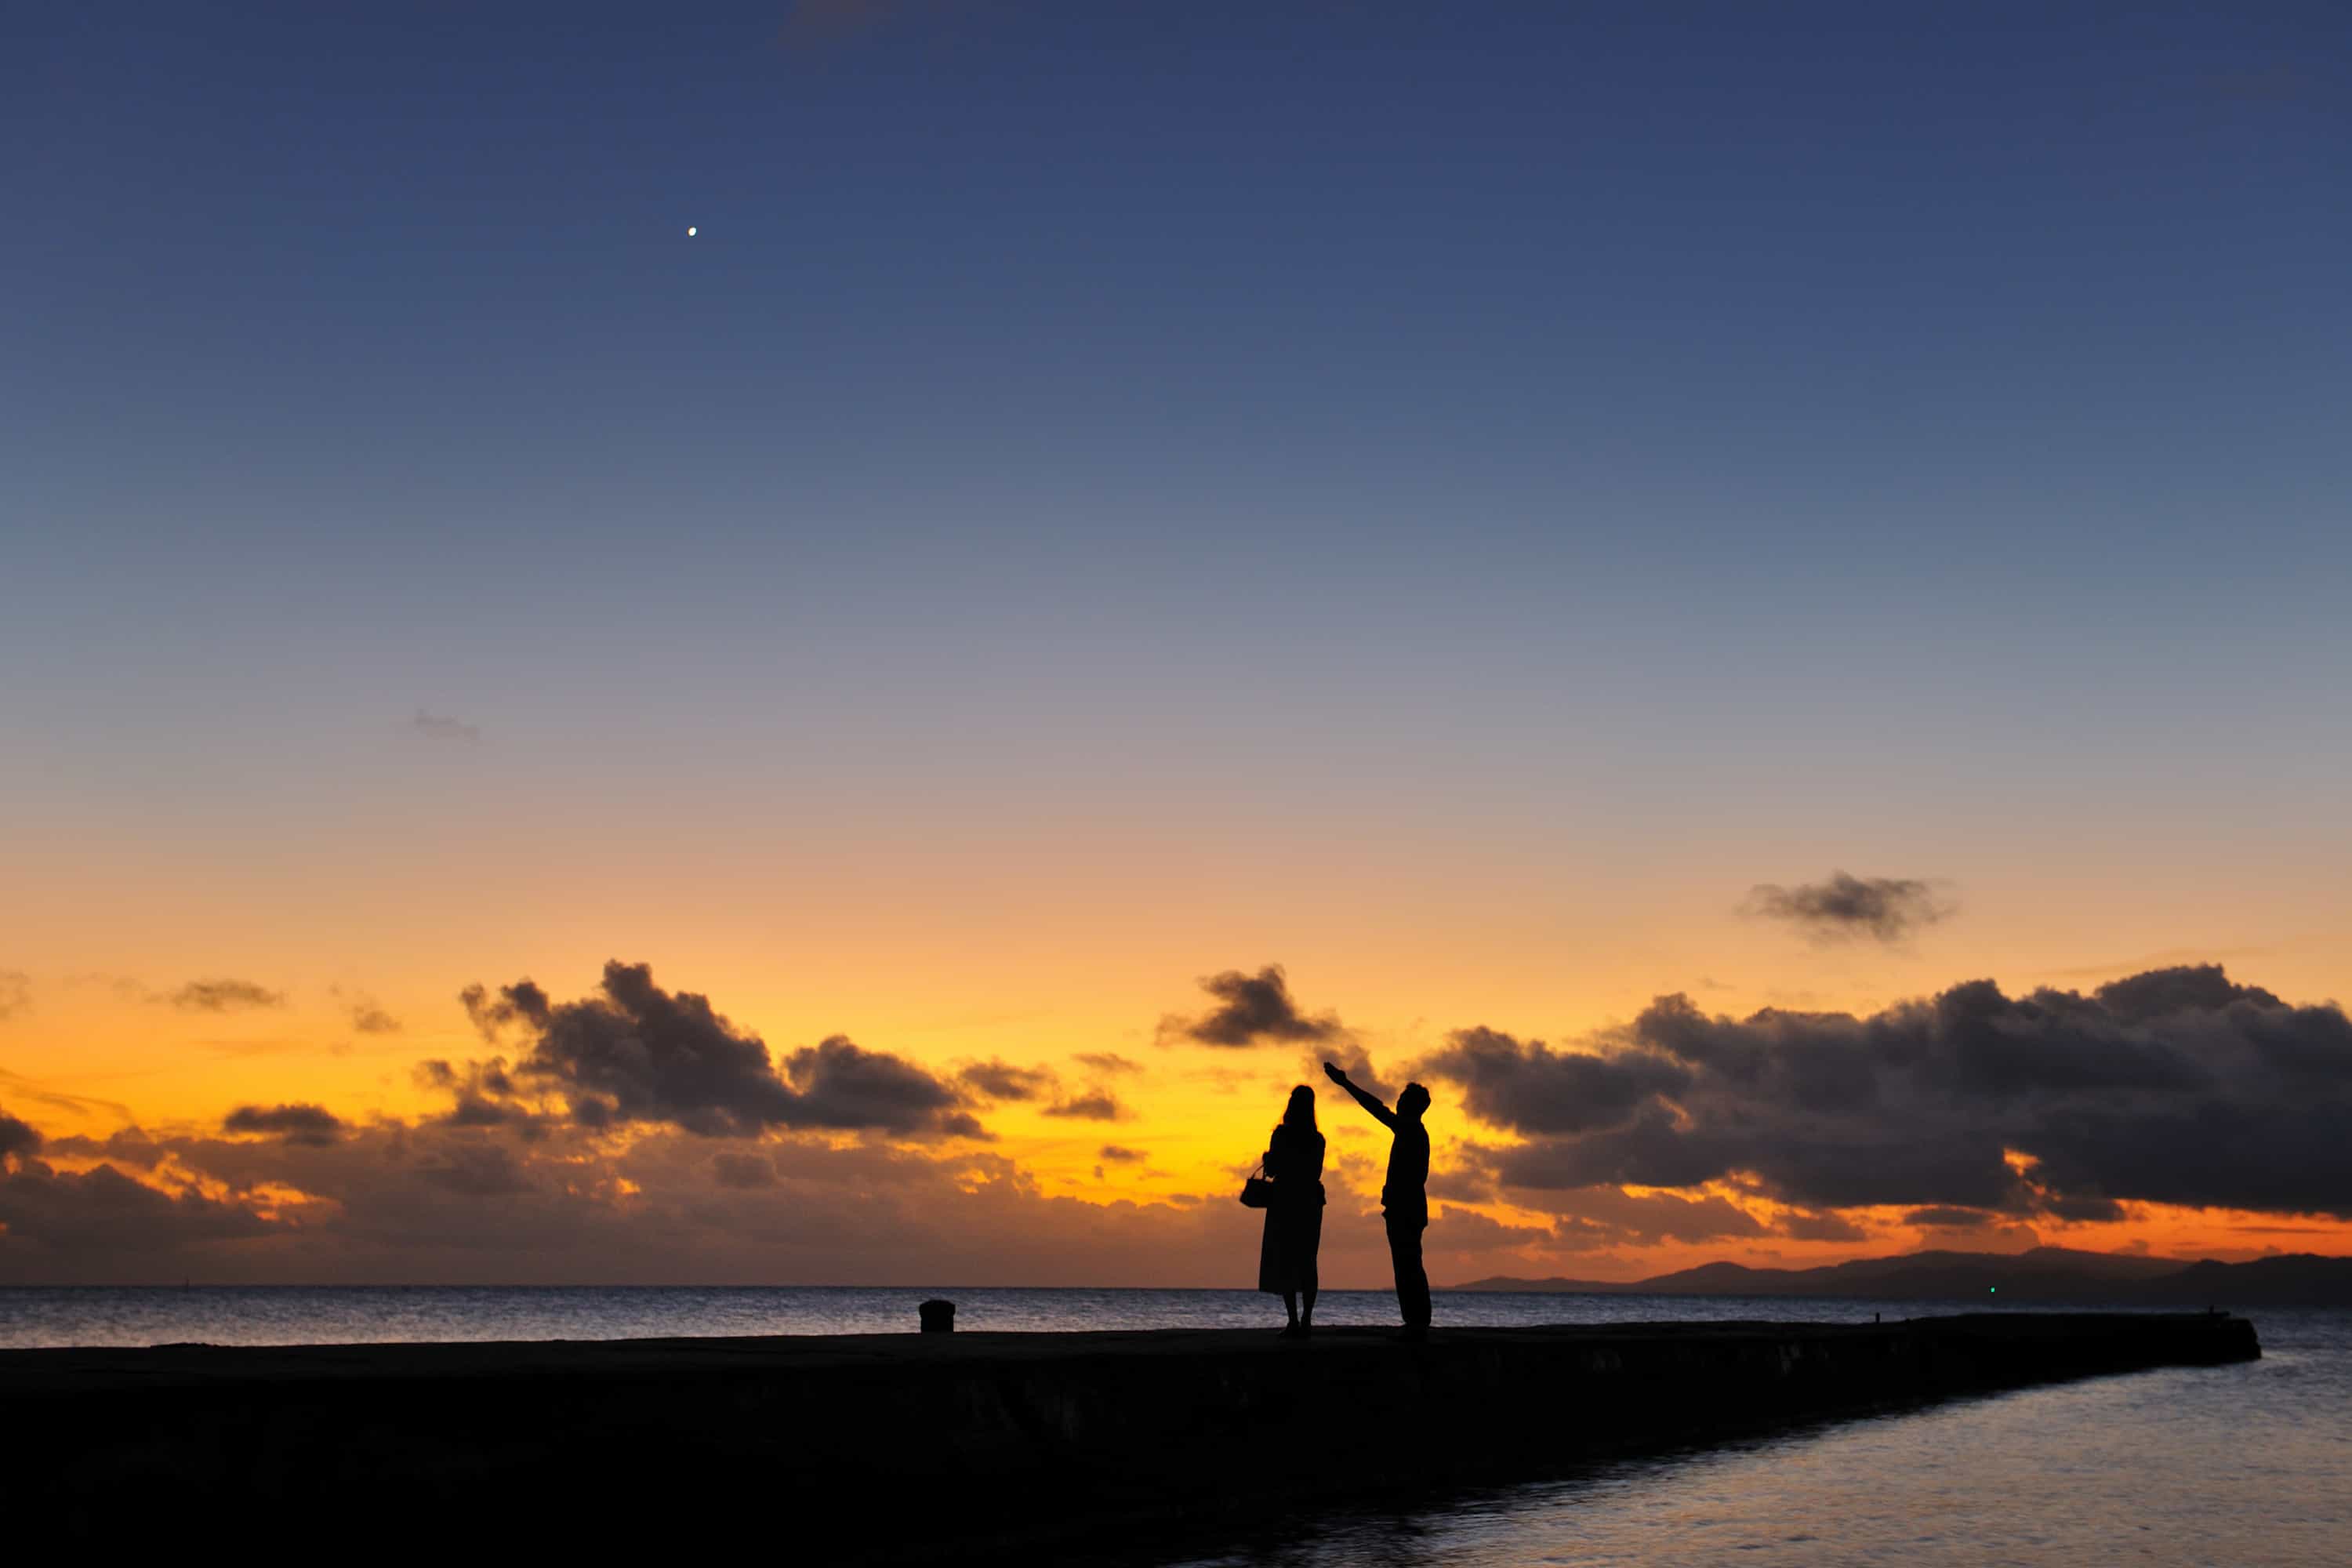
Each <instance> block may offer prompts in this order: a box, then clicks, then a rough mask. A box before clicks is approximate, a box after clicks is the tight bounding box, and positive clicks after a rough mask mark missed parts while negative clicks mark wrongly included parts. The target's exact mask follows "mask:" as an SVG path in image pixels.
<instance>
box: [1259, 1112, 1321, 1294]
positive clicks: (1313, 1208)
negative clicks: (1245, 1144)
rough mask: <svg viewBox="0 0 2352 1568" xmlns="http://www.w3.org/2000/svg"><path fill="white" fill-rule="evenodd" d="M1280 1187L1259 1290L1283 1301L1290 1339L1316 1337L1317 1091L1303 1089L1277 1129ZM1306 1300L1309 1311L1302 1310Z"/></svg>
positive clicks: (1268, 1220) (1270, 1209)
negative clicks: (1292, 1337)
mask: <svg viewBox="0 0 2352 1568" xmlns="http://www.w3.org/2000/svg"><path fill="white" fill-rule="evenodd" d="M1265 1173H1266V1176H1267V1178H1268V1179H1269V1180H1271V1181H1272V1182H1273V1183H1274V1202H1273V1203H1271V1204H1269V1205H1266V1210H1265V1239H1264V1240H1262V1241H1261V1242H1260V1243H1259V1244H1258V1251H1257V1288H1258V1289H1261V1290H1265V1291H1268V1292H1270V1293H1272V1294H1275V1295H1278V1296H1280V1297H1281V1298H1282V1309H1283V1310H1284V1311H1286V1312H1287V1313H1288V1314H1289V1315H1290V1323H1289V1326H1288V1327H1286V1328H1285V1329H1284V1330H1283V1333H1284V1334H1285V1335H1286V1336H1304V1335H1307V1334H1310V1333H1313V1332H1314V1331H1315V1287H1316V1277H1315V1254H1316V1253H1317V1251H1318V1250H1319V1249H1320V1248H1321V1247H1322V1245H1323V1134H1321V1133H1320V1132H1318V1131H1315V1091H1314V1090H1313V1089H1309V1088H1307V1086H1306V1085H1305V1084H1303V1083H1302V1084H1300V1085H1299V1086H1298V1087H1297V1089H1292V1090H1291V1091H1290V1103H1289V1104H1288V1105H1286V1106H1285V1107H1284V1108H1283V1111H1282V1120H1281V1121H1278V1122H1276V1124H1275V1128H1274V1138H1273V1141H1272V1142H1271V1144H1270V1146H1269V1147H1268V1148H1267V1149H1266V1152H1265ZM1301 1298H1304V1299H1305V1302H1306V1310H1304V1311H1302V1310H1300V1299H1301Z"/></svg>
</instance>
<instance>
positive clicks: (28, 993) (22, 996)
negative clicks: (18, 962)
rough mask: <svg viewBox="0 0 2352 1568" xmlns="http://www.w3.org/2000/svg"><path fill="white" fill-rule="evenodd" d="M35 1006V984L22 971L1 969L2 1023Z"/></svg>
mask: <svg viewBox="0 0 2352 1568" xmlns="http://www.w3.org/2000/svg"><path fill="white" fill-rule="evenodd" d="M32 1005H33V982H32V979H31V977H29V976H28V975H26V973H24V972H23V971H22V970H17V969H0V1023H5V1022H6V1021H7V1020H8V1019H10V1018H13V1017H15V1016H16V1015H17V1014H19V1013H23V1012H26V1011H28V1010H30V1009H31V1007H32Z"/></svg>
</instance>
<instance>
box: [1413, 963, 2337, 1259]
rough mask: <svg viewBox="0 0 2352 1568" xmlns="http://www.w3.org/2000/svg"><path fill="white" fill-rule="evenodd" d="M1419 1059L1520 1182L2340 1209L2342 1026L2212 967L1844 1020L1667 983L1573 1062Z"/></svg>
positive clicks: (1464, 1042) (2056, 1205) (1513, 1047)
mask: <svg viewBox="0 0 2352 1568" xmlns="http://www.w3.org/2000/svg"><path fill="white" fill-rule="evenodd" d="M1419 1070H1421V1071H1422V1072H1423V1073H1425V1074H1427V1075H1429V1076H1432V1077H1434V1078H1438V1079H1443V1080H1444V1081H1447V1082H1452V1083H1455V1084H1458V1085H1460V1086H1461V1088H1462V1089H1463V1103H1464V1105H1465V1108H1466V1109H1468V1110H1470V1112H1471V1114H1472V1115H1474V1116H1475V1117H1476V1118H1477V1119H1478V1120H1479V1121H1483V1122H1485V1123H1486V1124H1487V1125H1489V1126H1492V1127H1496V1128H1500V1129H1504V1130H1507V1131H1512V1132H1516V1133H1518V1134H1520V1135H1521V1136H1522V1137H1523V1138H1524V1140H1525V1142H1520V1143H1517V1144H1512V1145H1507V1146H1498V1147H1481V1148H1477V1149H1476V1150H1475V1154H1474V1157H1475V1160H1476V1161H1477V1163H1479V1164H1480V1165H1481V1167H1482V1168H1483V1169H1484V1170H1485V1171H1486V1173H1488V1174H1490V1175H1491V1176H1492V1178H1493V1179H1494V1180H1495V1181H1496V1182H1497V1183H1498V1184H1500V1185H1501V1186H1503V1187H1504V1188H1506V1189H1508V1190H1512V1191H1514V1192H1517V1193H1523V1194H1542V1193H1549V1192H1559V1191H1570V1190H1580V1189H1586V1188H1590V1187H1592V1186H1595V1185H1596V1184H1633V1185H1638V1186H1644V1187H1662V1188H1688V1187H1695V1186H1698V1185H1700V1184H1706V1183H1708V1182H1714V1181H1720V1180H1727V1179H1732V1178H1735V1177H1736V1178H1738V1179H1741V1180H1743V1181H1748V1182H1752V1183H1753V1184H1755V1185H1756V1186H1757V1188H1758V1189H1759V1191H1760V1192H1761V1193H1762V1194H1764V1195H1767V1196H1769V1197H1773V1198H1776V1199H1778V1200H1780V1201H1781V1202H1785V1203H1789V1204H1791V1205H1798V1206H1801V1207H1804V1208H1808V1209H1814V1210H1825V1209H1842V1208H1853V1207H1859V1206H1864V1205H1903V1206H1906V1207H1918V1208H1924V1209H1936V1208H1969V1209H1979V1210H1993V1211H1999V1212H2001V1213H2004V1214H2011V1215H2024V1214H2042V1215H2053V1216H2056V1217H2058V1218H2061V1219H2068V1218H2077V1217H2106V1216H2111V1215H2115V1214H2116V1213H2117V1212H2119V1211H2118V1210H2117V1209H2116V1207H2115V1206H2114V1205H2119V1204H2122V1203H2129V1202H2147V1203H2162V1204H2175V1205H2189V1206H2213V1207H2228V1208H2243V1209H2259V1210H2269V1211H2274V1212H2275V1211H2287V1212H2301V1213H2327V1214H2333V1215H2343V1216H2347V1217H2352V1021H2347V1018H2346V1017H2345V1015H2344V1013H2343V1012H2342V1011H2341V1010H2340V1009H2338V1008H2337V1007H2336V1006H2335V1005H2332V1004H2330V1005H2321V1006H2304V1007H2297V1006H2292V1005H2288V1004H2287V1003H2284V1002H2283V1001H2281V1000H2280V999H2279V998H2278V997H2276V996H2274V995H2273V994H2271V993H2270V992H2268V991H2264V990H2263V989H2261V988H2260V987H2258V986H2251V985H2240V984H2235V983H2234V982H2232V981H2231V980H2230V979H2229V978H2228V976H2227V975H2226V974H2224V973H2222V972H2221V969H2219V968H2218V967H2213V966H2204V967H2196V968H2184V969H2177V970H2167V971H2156V972H2151V973H2147V974H2140V975H2135V976H2132V977H2130V978H2128V979H2125V980H2119V981H2116V982H2115V983H2114V984H2110V985H2106V986H2103V987H2101V988H2100V989H2099V990H2097V991H2096V992H2095V993H2093V994H2090V995H2088V996H2084V995H2081V994H2076V993H2074V992H2071V991H2051V990H2040V991H2035V992H2032V993H2031V994H2027V995H2023V996H2019V997H2011V996H2008V995H2005V994H2002V992H2001V991H2000V988H1999V987H1998V986H1996V985H1995V984H1993V983H1992V982H1990V981H1984V980H1979V981H1970V982H1967V983H1965V984H1959V985H1955V986H1953V987H1951V988H1950V989H1948V990H1947V991H1945V992H1943V993H1941V994H1938V995H1937V996H1935V997H1933V998H1930V999H1927V1000H1922V1001H1914V1002H1905V1003H1901V1004H1898V1005H1895V1006H1892V1007H1888V1008H1885V1009H1884V1010H1882V1011H1879V1012H1876V1013H1873V1014H1870V1015H1868V1016H1859V1017H1858V1016H1853V1015H1851V1014H1845V1013H1786V1012H1780V1011H1778V1010H1775V1009H1771V1008H1767V1009H1765V1010H1763V1011H1761V1012H1759V1013H1756V1014H1753V1015H1751V1016H1748V1017H1747V1018H1744V1019H1735V1018H1731V1017H1727V1016H1708V1015H1706V1014H1704V1013H1702V1012H1700V1011H1699V1010H1698V1009H1697V1008H1696V1007H1695V1006H1694V1005H1692V1004H1691V1003H1690V1002H1689V1000H1688V999H1687V998H1685V997H1683V996H1679V995H1675V996H1664V997H1661V998H1659V999H1658V1000H1657V1001H1656V1002H1654V1004H1652V1005H1651V1006H1650V1007H1649V1008H1647V1009H1646V1010H1644V1011H1643V1013H1642V1015H1641V1016H1639V1017H1638V1018H1637V1019H1635V1020H1634V1022H1633V1025H1632V1026H1629V1027H1627V1028H1625V1029H1622V1030H1619V1031H1614V1032H1612V1033H1611V1034H1609V1035H1607V1036H1604V1037H1601V1038H1599V1039H1597V1040H1596V1041H1595V1042H1594V1049H1593V1050H1592V1051H1591V1052H1589V1053H1567V1052H1553V1051H1549V1050H1547V1049H1545V1048H1543V1047H1541V1044H1540V1042H1528V1043H1521V1042H1519V1041H1517V1040H1514V1039H1512V1038H1511V1037H1509V1036H1507V1035H1501V1034H1496V1033H1495V1032H1493V1031H1486V1030H1477V1031H1465V1032H1464V1033H1463V1034H1462V1035H1459V1036H1456V1037H1455V1039H1454V1044H1453V1045H1452V1046H1450V1047H1448V1048H1447V1049H1446V1050H1444V1051H1442V1052H1439V1053H1438V1054H1437V1055H1436V1056H1434V1057H1433V1058H1430V1059H1429V1060H1428V1061H1426V1062H1424V1063H1423V1064H1421V1065H1420V1069H1419ZM2012 1152H2014V1153H2015V1154H2017V1155H2018V1156H2020V1157H2021V1160H2022V1162H2023V1166H2022V1169H2020V1168H2018V1167H2017V1166H2015V1165H2012V1163H2011V1158H2010V1156H2011V1153H2012Z"/></svg>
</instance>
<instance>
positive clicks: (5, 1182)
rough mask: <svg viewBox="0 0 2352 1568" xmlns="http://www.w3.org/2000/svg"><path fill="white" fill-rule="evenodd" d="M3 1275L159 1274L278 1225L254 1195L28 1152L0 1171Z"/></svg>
mask: <svg viewBox="0 0 2352 1568" xmlns="http://www.w3.org/2000/svg"><path fill="white" fill-rule="evenodd" d="M0 1227H5V1234H0V1278H11V1277H13V1278H25V1279H29V1278H38V1277H47V1278H52V1279H58V1280H59V1281H60V1282H65V1281H68V1280H73V1279H87V1278H89V1277H91V1276H92V1275H98V1276H100V1277H101V1278H103V1277H105V1276H107V1275H113V1276H114V1277H115V1278H117V1279H123V1278H125V1274H126V1271H127V1278H128V1279H131V1280H138V1281H143V1282H146V1283H151V1284H152V1283H156V1282H159V1281H160V1280H162V1279H168V1278H172V1277H173V1276H176V1275H177V1273H178V1272H179V1268H178V1265H179V1262H180V1260H181V1259H183V1258H185V1257H187V1256H188V1255H189V1253H190V1251H191V1250H192V1249H195V1248H200V1247H204V1246H205V1245H206V1244H209V1243H219V1242H226V1241H245V1240H249V1239H251V1238H254V1237H261V1236H266V1235H268V1232H269V1231H270V1229H271V1226H270V1222H269V1221H268V1220H267V1219H265V1218H264V1217H263V1216H262V1215H260V1214H259V1213H258V1212H257V1208H256V1205H253V1204H252V1203H250V1202H247V1201H245V1200H242V1199H215V1198H209V1197H206V1196H205V1194H202V1193H200V1192H197V1191H195V1190H194V1189H193V1188H182V1189H181V1190H179V1191H177V1192H175V1193H174V1192H165V1191H163V1190H161V1189H159V1188H156V1187H152V1186H150V1185H148V1184H146V1183H144V1182H140V1181H135V1180H133V1179H132V1178H131V1177H129V1176H126V1175H124V1174H123V1173H121V1172H120V1171H118V1170H116V1169H115V1168H114V1167H113V1166H112V1165H95V1166H92V1167H91V1168H90V1169H89V1170H88V1171H83V1172H80V1173H67V1172H59V1171H56V1170H52V1169H51V1168H50V1167H48V1166H47V1165H45V1164H42V1163H39V1162H38V1161H30V1162H27V1161H23V1160H19V1162H18V1163H17V1168H16V1171H15V1173H13V1174H10V1175H8V1176H6V1177H5V1178H0Z"/></svg>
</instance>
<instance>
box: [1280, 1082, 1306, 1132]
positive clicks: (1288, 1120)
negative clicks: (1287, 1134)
mask: <svg viewBox="0 0 2352 1568" xmlns="http://www.w3.org/2000/svg"><path fill="white" fill-rule="evenodd" d="M1285 1127H1287V1128H1289V1129H1290V1130H1291V1131H1293V1132H1312V1131H1315V1091H1314V1090H1313V1089H1309V1088H1307V1086H1306V1085H1305V1084H1303V1083H1302V1084H1300V1085H1299V1086H1298V1087H1297V1089H1292V1090H1291V1091H1290V1103H1289V1104H1287V1105H1286V1106H1284V1107H1283V1108H1282V1121H1280V1122H1278V1123H1277V1124H1276V1127H1275V1131H1277V1132H1279V1131H1282V1130H1283V1128H1285Z"/></svg>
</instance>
